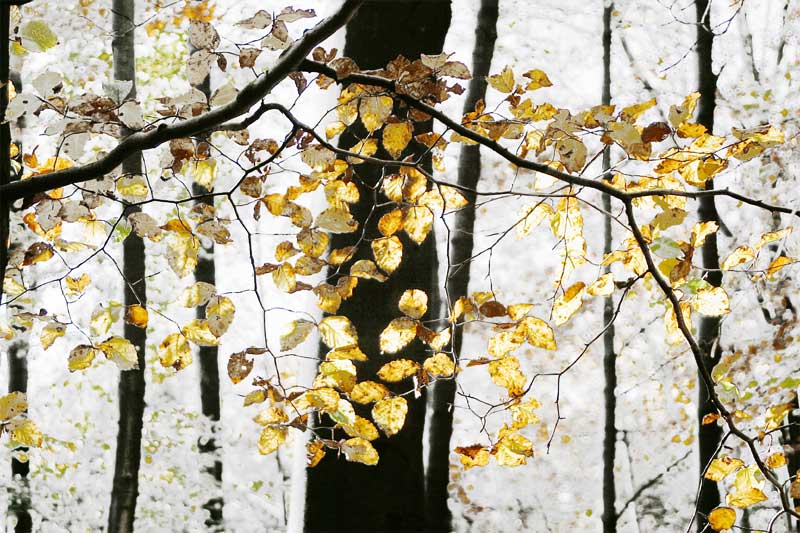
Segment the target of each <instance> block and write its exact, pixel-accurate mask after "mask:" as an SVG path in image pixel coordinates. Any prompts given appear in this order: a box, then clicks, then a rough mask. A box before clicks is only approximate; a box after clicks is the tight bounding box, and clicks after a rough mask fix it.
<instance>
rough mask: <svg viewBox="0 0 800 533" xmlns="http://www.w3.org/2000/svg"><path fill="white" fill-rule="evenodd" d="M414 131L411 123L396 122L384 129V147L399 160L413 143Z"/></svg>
mask: <svg viewBox="0 0 800 533" xmlns="http://www.w3.org/2000/svg"><path fill="white" fill-rule="evenodd" d="M412 133H413V129H412V127H411V123H410V122H405V121H404V122H394V123H391V124H387V125H386V127H384V128H383V147H384V148H386V151H387V152H389V155H391V156H392V158H393V159H398V158H399V157H400V154H402V153H403V150H404V149H405V147H406V146H408V143H409V142H410V141H411V136H412Z"/></svg>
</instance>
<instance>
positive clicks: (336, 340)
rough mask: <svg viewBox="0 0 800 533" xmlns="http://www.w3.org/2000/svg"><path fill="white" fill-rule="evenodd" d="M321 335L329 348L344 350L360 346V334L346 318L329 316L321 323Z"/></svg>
mask: <svg viewBox="0 0 800 533" xmlns="http://www.w3.org/2000/svg"><path fill="white" fill-rule="evenodd" d="M319 334H320V336H321V337H322V342H324V343H325V346H327V347H328V348H333V349H335V348H344V347H347V346H353V345H357V344H358V333H356V328H355V327H353V324H352V322H350V319H348V318H347V317H344V316H328V317H325V318H323V319H322V320H321V321H320V323H319Z"/></svg>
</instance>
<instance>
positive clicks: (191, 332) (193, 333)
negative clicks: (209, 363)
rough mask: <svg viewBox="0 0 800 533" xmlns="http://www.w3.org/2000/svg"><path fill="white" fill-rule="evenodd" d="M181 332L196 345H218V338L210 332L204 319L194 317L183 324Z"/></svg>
mask: <svg viewBox="0 0 800 533" xmlns="http://www.w3.org/2000/svg"><path fill="white" fill-rule="evenodd" d="M181 332H182V333H183V334H184V335H185V336H186V338H187V339H189V340H190V341H192V342H193V343H195V344H196V345H198V346H219V339H218V338H217V336H216V335H214V334H213V333H212V332H211V328H209V325H208V321H207V320H206V319H203V318H195V319H194V320H192V321H190V322H189V323H188V324H186V325H185V326H183V329H182V330H181Z"/></svg>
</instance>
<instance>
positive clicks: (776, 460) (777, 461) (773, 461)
mask: <svg viewBox="0 0 800 533" xmlns="http://www.w3.org/2000/svg"><path fill="white" fill-rule="evenodd" d="M764 462H765V463H766V465H767V466H768V467H769V468H772V469H773V470H774V469H776V468H780V467H782V466H784V465H786V463H787V461H786V456H785V455H783V453H781V452H775V453H773V454H771V455H770V456H769V457H767V460H766V461H764Z"/></svg>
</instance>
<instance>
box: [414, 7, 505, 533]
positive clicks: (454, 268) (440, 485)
mask: <svg viewBox="0 0 800 533" xmlns="http://www.w3.org/2000/svg"><path fill="white" fill-rule="evenodd" d="M498 12H499V8H498V0H481V5H480V10H479V11H478V20H477V26H476V28H475V47H474V48H473V51H472V79H471V80H470V83H469V87H468V88H467V96H466V101H465V102H464V113H468V112H472V111H474V110H475V104H476V103H477V102H478V100H482V99H483V98H485V97H486V76H488V75H489V69H490V68H491V64H492V56H493V55H494V43H495V41H496V40H497V17H498ZM480 177H481V156H480V146H479V145H466V144H465V145H463V146H462V147H461V153H460V157H459V162H458V184H459V185H461V186H463V187H466V188H467V189H468V190H463V189H462V190H461V193H462V194H463V195H464V197H465V198H466V199H467V200H468V201H469V205H467V206H465V207H464V208H463V209H461V210H460V211H458V212H457V213H456V215H455V222H454V226H453V233H452V237H451V239H450V261H451V263H450V264H449V265H448V269H447V270H448V272H447V280H445V283H446V285H445V287H446V290H447V297H448V301H449V302H454V301H455V300H456V299H458V298H459V297H460V296H465V295H467V291H468V289H469V273H470V268H469V267H470V260H471V258H472V252H473V235H472V234H473V230H474V227H475V200H476V195H475V193H474V192H471V191H474V190H475V189H476V188H477V186H478V181H479V180H480ZM462 341H463V331H462V328H461V327H456V328H455V331H454V332H453V340H452V349H453V354H454V355H455V357H456V359H458V357H459V356H460V354H461V344H462ZM455 396H456V380H455V378H453V379H447V380H441V381H437V382H436V384H435V386H434V388H433V401H432V402H431V410H432V413H431V418H430V424H431V427H430V430H429V438H430V441H429V442H430V446H429V451H428V471H427V475H426V479H425V482H426V487H425V488H426V491H425V500H426V516H427V521H428V527H429V528H430V529H431V530H433V531H450V530H451V529H452V525H451V521H452V516H451V513H450V509H449V508H448V506H447V499H448V496H449V491H448V488H447V487H448V485H449V482H450V437H451V435H452V433H453V403H454V401H455Z"/></svg>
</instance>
